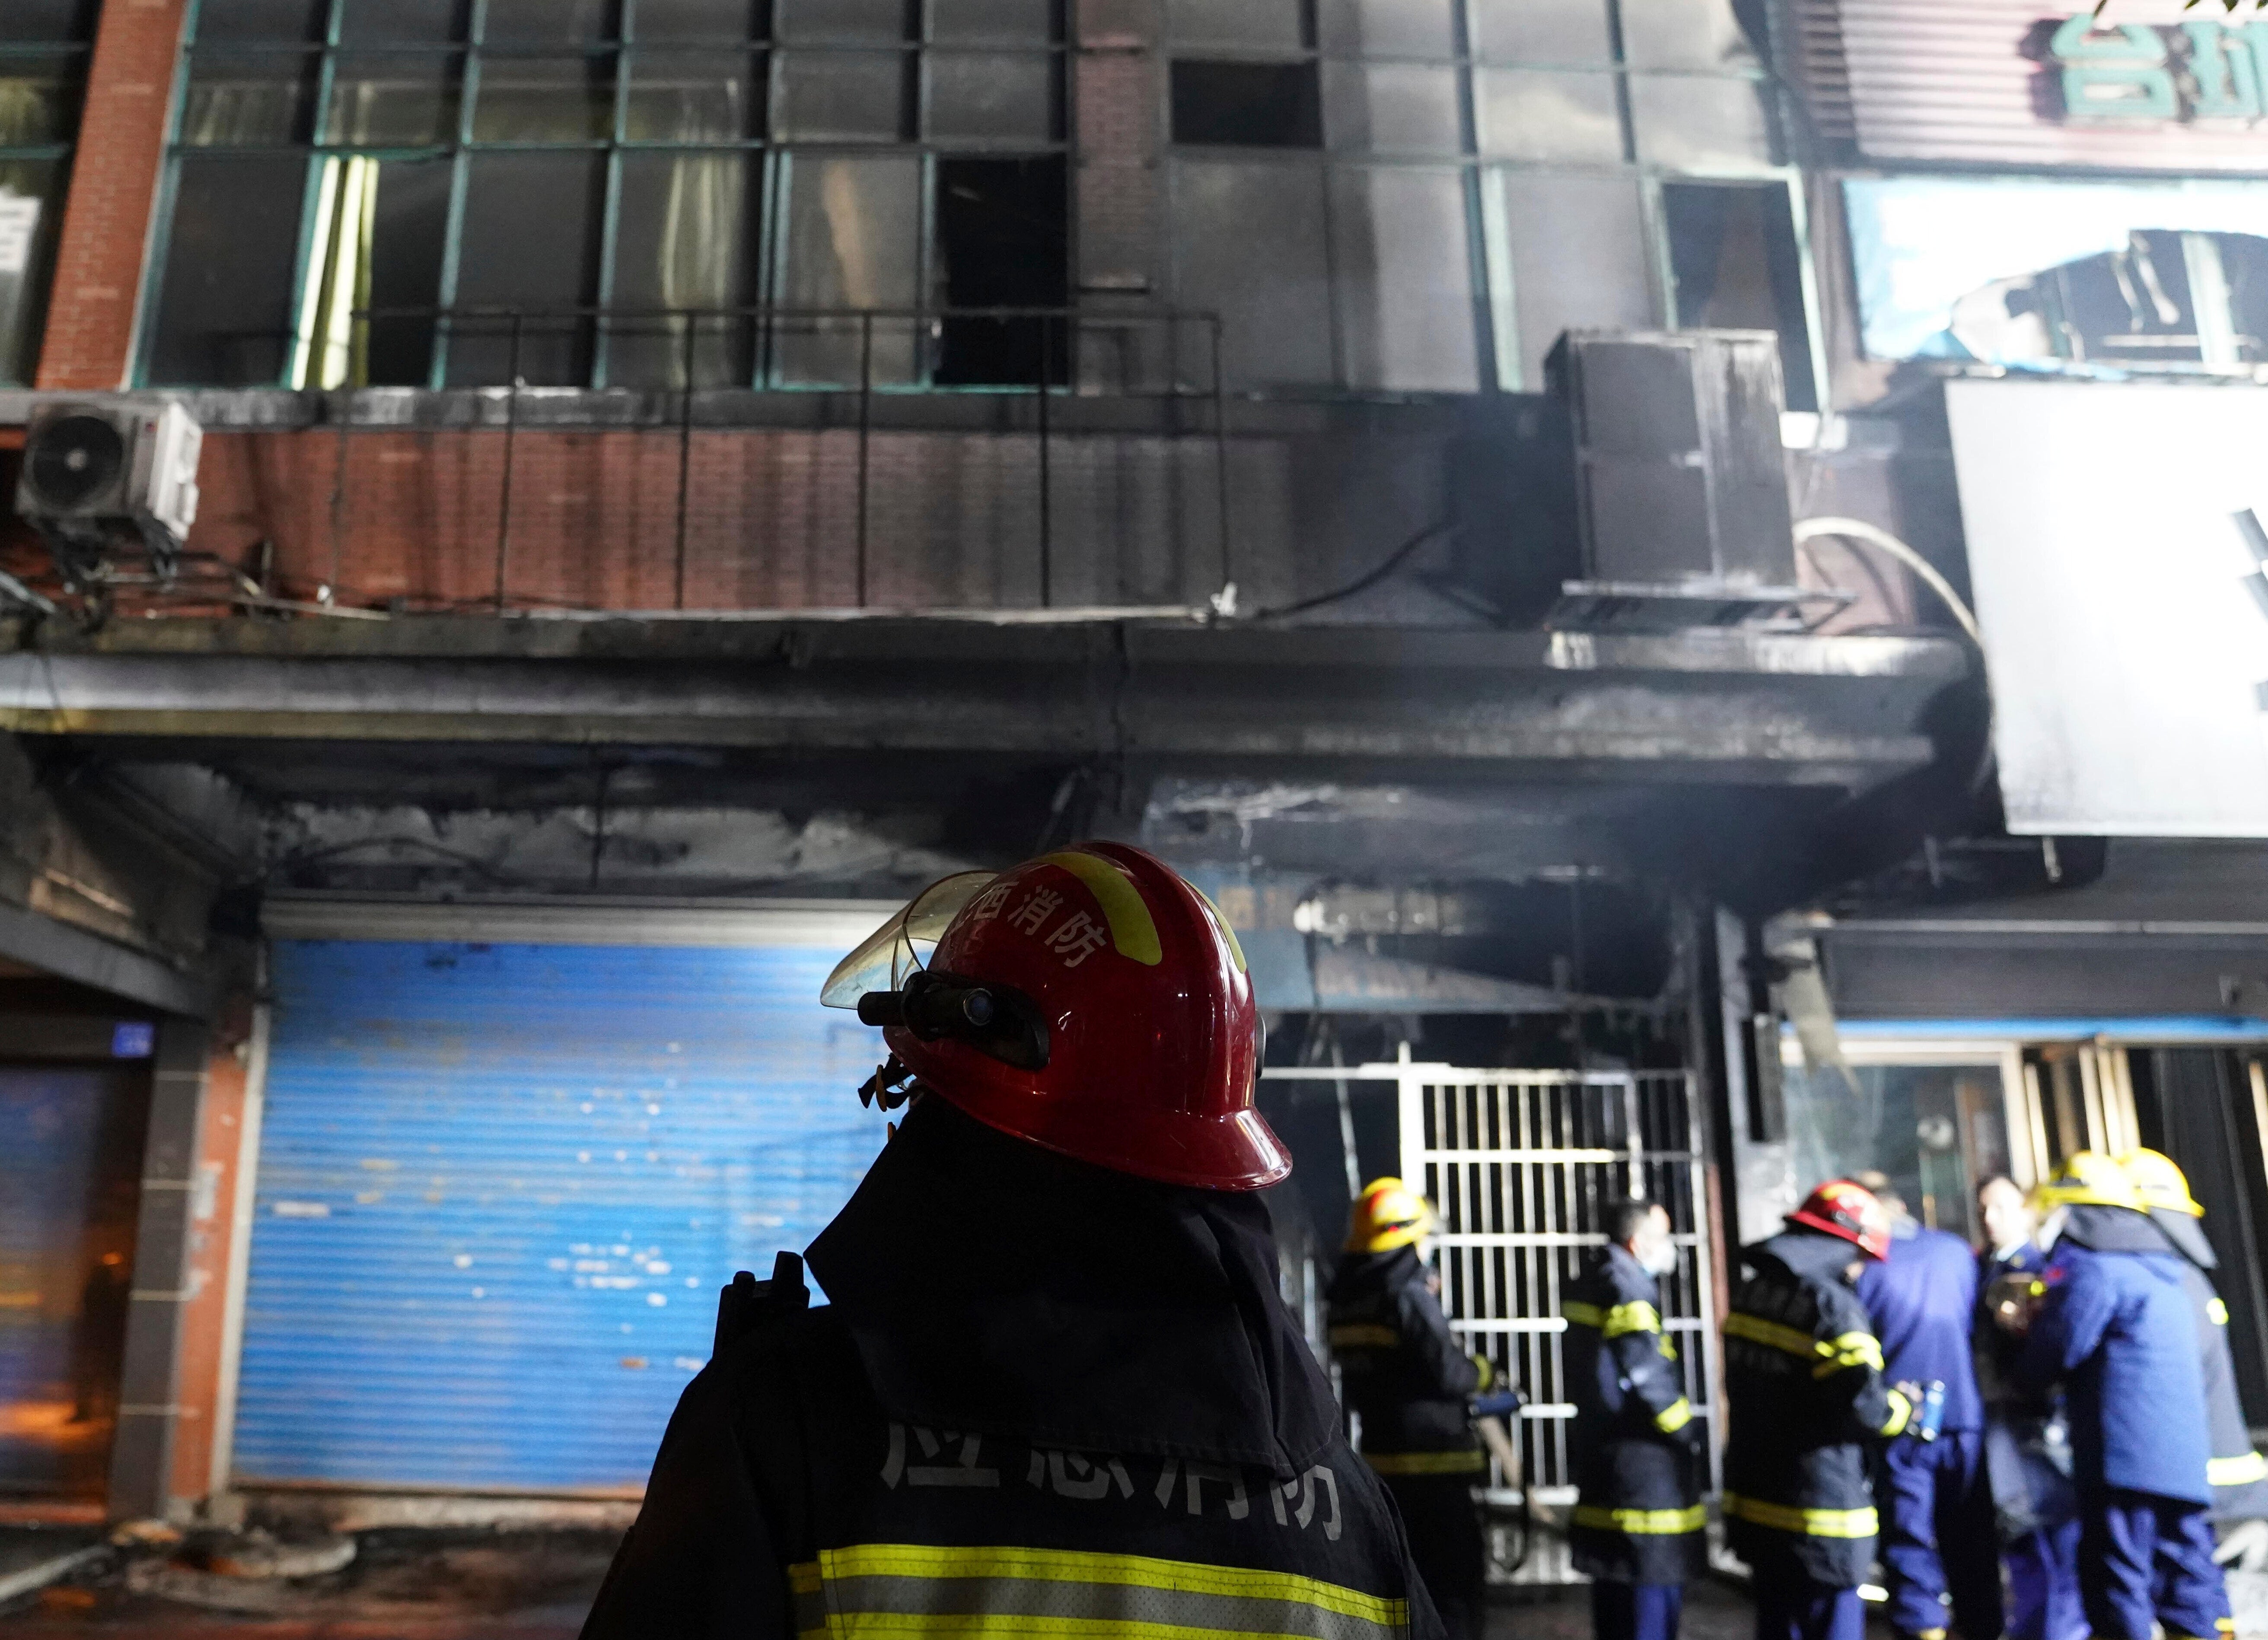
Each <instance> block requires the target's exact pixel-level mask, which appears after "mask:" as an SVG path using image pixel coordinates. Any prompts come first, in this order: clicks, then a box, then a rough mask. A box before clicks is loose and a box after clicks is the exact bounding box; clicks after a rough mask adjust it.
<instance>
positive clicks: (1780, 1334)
mask: <svg viewBox="0 0 2268 1640" xmlns="http://www.w3.org/2000/svg"><path fill="white" fill-rule="evenodd" d="M1725 1336H1726V1337H1727V1338H1745V1339H1747V1340H1748V1341H1749V1342H1750V1343H1752V1344H1763V1345H1764V1346H1765V1347H1766V1348H1767V1349H1771V1350H1786V1352H1787V1353H1788V1354H1789V1355H1792V1356H1803V1357H1809V1356H1810V1355H1811V1354H1812V1352H1813V1346H1814V1345H1815V1343H1816V1342H1818V1341H1817V1340H1816V1339H1815V1338H1813V1337H1812V1335H1810V1334H1809V1333H1807V1332H1804V1331H1802V1330H1800V1328H1797V1327H1786V1326H1783V1325H1782V1324H1781V1323H1779V1322H1778V1321H1767V1320H1764V1317H1762V1316H1761V1315H1745V1314H1742V1313H1741V1312H1740V1311H1738V1310H1735V1311H1734V1313H1732V1314H1730V1315H1728V1316H1727V1317H1726V1318H1725Z"/></svg>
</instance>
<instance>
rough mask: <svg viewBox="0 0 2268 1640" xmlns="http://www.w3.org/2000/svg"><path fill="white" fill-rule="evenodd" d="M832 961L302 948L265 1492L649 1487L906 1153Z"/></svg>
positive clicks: (268, 1204) (253, 1330)
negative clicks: (763, 1324) (682, 1434)
mask: <svg viewBox="0 0 2268 1640" xmlns="http://www.w3.org/2000/svg"><path fill="white" fill-rule="evenodd" d="M835 954H836V953H832V952H825V951H820V950H810V949H803V948H793V947H789V948H759V949H749V948H736V949H706V948H666V949H656V948H647V947H590V946H559V945H459V944H388V943H373V942H362V941H328V940H304V941H279V942H277V944H276V946H275V952H274V980H275V993H276V1003H275V1026H274V1035H273V1038H272V1041H271V1048H270V1058H269V1070H268V1085H267V1090H268V1091H267V1116H266V1125H265V1129H264V1133H263V1136H262V1140H261V1164H260V1178H259V1188H258V1194H257V1197H256V1202H257V1214H258V1217H257V1222H256V1227H255V1229H254V1235H253V1242H252V1269H251V1284H250V1289H249V1294H248V1298H247V1307H246V1315H245V1329H244V1351H243V1368H242V1379H241V1385H240V1391H239V1412H238V1421H237V1438H236V1447H235V1453H236V1457H235V1467H236V1473H237V1475H238V1476H239V1479H243V1480H246V1481H258V1480H297V1481H328V1482H353V1483H362V1484H370V1485H409V1486H434V1487H466V1488H490V1489H541V1490H553V1489H620V1488H625V1487H635V1486H637V1485H639V1484H641V1483H643V1482H644V1479H645V1475H646V1471H647V1469H648V1467H650V1466H651V1464H652V1459H653V1452H654V1448H655V1445H656V1444H657V1443H658V1442H659V1439H660V1436H661V1430H662V1426H663V1424H664V1423H665V1422H666V1420H667V1417H668V1415H669V1411H670V1408H672V1407H673V1406H674V1405H675V1403H676V1400H677V1396H678V1394H679V1393H680V1392H681V1390H682V1389H683V1388H684V1386H685V1383H686V1381H687V1379H689V1378H690V1377H691V1376H692V1374H693V1373H694V1372H696V1371H697V1370H698V1369H699V1368H700V1366H701V1365H702V1364H703V1362H704V1361H705V1360H706V1359H707V1357H708V1355H709V1346H710V1340H711V1332H712V1329H713V1327H714V1326H715V1321H716V1297H717V1290H718V1287H719V1286H721V1285H723V1284H724V1283H725V1282H727V1281H729V1280H731V1278H732V1275H733V1271H734V1270H735V1269H754V1270H755V1271H756V1272H757V1273H758V1275H759V1276H762V1275H763V1274H764V1273H766V1272H767V1271H768V1270H769V1269H770V1263H771V1255H772V1254H773V1253H774V1251H775V1250H777V1249H778V1248H782V1247H786V1248H791V1249H795V1250H801V1249H802V1247H804V1246H805V1245H806V1243H807V1242H808V1241H809V1240H810V1239H811V1238H812V1237H813V1236H814V1235H815V1234H817V1232H819V1231H820V1230H821V1228H822V1227H823V1226H824V1225H825V1224H827V1222H828V1219H829V1218H831V1217H833V1216H834V1214H835V1213H836V1210H837V1209H839V1208H840V1207H841V1206H842V1205H843V1202H844V1201H845V1200H847V1199H848V1198H849V1196H850V1194H851V1190H852V1188H854V1187H855V1186H856V1185H857V1183H858V1180H859V1178H860V1177H861V1176H862V1175H863V1174H864V1173H865V1169H866V1166H867V1164H868V1163H869V1162H871V1161H872V1160H873V1157H874V1154H875V1152H876V1151H878V1150H879V1148H880V1145H881V1143H882V1139H883V1126H882V1122H881V1119H880V1116H878V1115H875V1114H870V1113H868V1112H867V1111H866V1110H865V1109H863V1108H862V1107H860V1105H859V1103H858V1095H857V1092H856V1090H857V1087H858V1084H859V1083H860V1082H861V1081H863V1080H864V1079H865V1077H867V1076H868V1075H870V1074H871V1073H872V1071H873V1066H874V1063H875V1060H876V1058H877V1057H878V1056H879V1053H880V1033H879V1032H877V1031H873V1030H869V1029H867V1028H866V1027H865V1026H860V1025H859V1024H858V1021H857V1020H856V1019H855V1018H853V1017H851V1016H850V1015H848V1014H845V1013H842V1012H838V1011H834V1010H822V1009H821V1007H820V1006H819V1005H818V997H819V989H820V985H821V982H822V981H823V980H824V979H825V977H826V974H827V972H828V968H829V967H831V966H832V964H833V962H834V960H835Z"/></svg>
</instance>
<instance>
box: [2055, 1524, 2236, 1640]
mask: <svg viewBox="0 0 2268 1640" xmlns="http://www.w3.org/2000/svg"><path fill="white" fill-rule="evenodd" d="M2079 1590H2080V1597H2081V1598H2082V1599H2083V1600H2085V1601H2086V1603H2087V1620H2088V1622H2089V1623H2090V1624H2092V1625H2093V1626H2094V1629H2095V1640H2150V1636H2151V1633H2152V1631H2153V1629H2154V1626H2155V1625H2156V1624H2157V1623H2163V1624H2165V1626H2166V1640H2182V1637H2183V1636H2190V1637H2191V1640H2211V1637H2212V1636H2215V1635H2218V1634H2225V1633H2227V1632H2228V1631H2227V1630H2226V1629H2223V1628H2222V1627H2221V1625H2222V1624H2224V1623H2226V1622H2228V1589H2227V1588H2226V1587H2225V1586H2224V1585H2223V1584H2222V1583H2221V1580H2220V1567H2218V1566H2216V1565H2214V1564H2213V1523H2212V1522H2211V1521H2210V1520H2209V1519H2206V1507H2205V1504H2191V1503H2184V1502H2183V1501H2182V1500H2180V1499H2178V1498H2171V1497H2157V1496H2156V1495H2155V1494H2154V1493H2149V1492H2127V1491H2121V1490H2117V1489H2111V1490H2109V1491H2105V1492H2102V1493H2098V1494H2095V1495H2094V1496H2092V1497H2086V1498H2083V1499H2082V1500H2081V1502H2080V1541H2079Z"/></svg>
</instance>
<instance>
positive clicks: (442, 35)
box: [339, 0, 472, 46]
mask: <svg viewBox="0 0 2268 1640" xmlns="http://www.w3.org/2000/svg"><path fill="white" fill-rule="evenodd" d="M471 11H472V4H471V0H346V10H345V12H344V15H343V16H342V18H340V21H339V40H340V43H341V44H342V45H349V46H439V45H446V44H448V43H449V42H450V41H452V40H462V39H464V38H465V29H466V26H467V25H468V22H469V20H470V14H471Z"/></svg>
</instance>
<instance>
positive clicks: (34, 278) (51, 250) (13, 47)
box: [0, 6, 101, 388]
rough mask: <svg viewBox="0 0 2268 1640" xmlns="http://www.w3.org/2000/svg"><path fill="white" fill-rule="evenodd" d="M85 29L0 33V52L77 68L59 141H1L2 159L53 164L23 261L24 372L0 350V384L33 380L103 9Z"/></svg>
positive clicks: (94, 10) (91, 12) (24, 384)
mask: <svg viewBox="0 0 2268 1640" xmlns="http://www.w3.org/2000/svg"><path fill="white" fill-rule="evenodd" d="M85 16H86V18H87V20H88V21H87V30H86V33H85V34H84V35H83V36H82V37H80V38H78V39H77V40H9V39H7V38H5V37H4V36H0V56H4V57H11V58H19V59H28V58H38V59H40V60H42V61H47V62H55V63H63V64H64V65H65V67H66V69H67V70H68V68H69V67H70V65H71V64H72V63H76V64H77V70H78V71H77V74H76V75H73V76H70V77H69V84H70V88H71V97H72V102H71V106H70V121H69V124H68V126H67V127H66V129H65V135H64V136H63V138H62V139H61V140H60V141H56V142H49V143H0V165H18V164H22V165H42V164H45V165H54V166H55V183H54V187H53V190H52V192H51V193H50V194H49V195H48V197H47V198H46V199H45V200H44V201H43V202H41V208H40V221H39V224H38V225H37V226H36V227H34V228H33V235H32V242H31V244H30V246H28V247H27V251H26V262H25V266H24V276H23V277H24V290H25V291H26V298H27V299H26V302H25V304H24V308H23V324H24V335H23V341H22V343H21V346H22V349H23V351H22V361H23V365H24V369H23V373H22V376H21V378H20V379H19V378H18V376H17V375H16V374H15V373H14V372H13V364H14V361H13V360H11V358H9V357H6V356H5V355H4V354H0V387H8V388H29V387H30V386H33V383H34V381H36V380H37V379H38V376H39V369H40V353H41V352H42V351H43V350H44V347H43V344H44V342H45V341H46V338H45V336H44V335H42V334H41V333H42V332H43V331H44V330H45V328H46V324H47V314H48V299H49V298H50V297H51V295H52V294H53V290H52V285H53V281H54V278H55V247H56V246H57V245H58V244H59V243H60V242H61V239H62V234H63V212H64V210H65V209H66V208H67V207H68V205H69V203H70V188H71V173H72V171H73V169H74V161H75V160H76V158H77V153H78V138H79V129H80V123H81V121H83V120H84V119H85V116H86V81H87V74H88V71H89V70H90V69H91V67H92V63H93V60H94V37H95V33H96V31H97V30H99V27H100V26H101V10H100V8H99V7H95V6H90V7H88V8H87V9H86V11H85Z"/></svg>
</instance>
